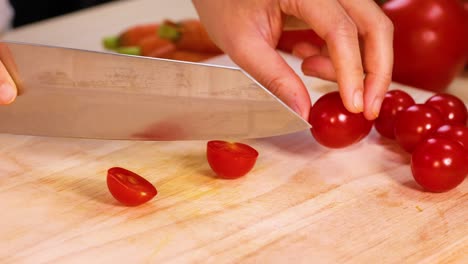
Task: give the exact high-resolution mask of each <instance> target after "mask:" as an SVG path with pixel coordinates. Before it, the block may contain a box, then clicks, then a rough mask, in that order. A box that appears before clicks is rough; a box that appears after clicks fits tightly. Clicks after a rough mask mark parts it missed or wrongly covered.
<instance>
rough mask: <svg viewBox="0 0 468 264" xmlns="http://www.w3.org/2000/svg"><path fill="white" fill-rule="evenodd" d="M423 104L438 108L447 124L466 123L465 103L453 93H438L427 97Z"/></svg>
mask: <svg viewBox="0 0 468 264" xmlns="http://www.w3.org/2000/svg"><path fill="white" fill-rule="evenodd" d="M425 104H427V105H430V106H432V107H434V108H435V109H437V110H439V112H440V113H441V114H442V116H443V118H444V120H445V121H446V123H447V124H460V125H465V124H466V118H467V109H466V106H465V103H463V101H462V100H460V98H458V97H456V96H454V95H451V94H448V93H439V94H436V95H433V96H431V97H430V98H429V99H427V100H426V102H425Z"/></svg>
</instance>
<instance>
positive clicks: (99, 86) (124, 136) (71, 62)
mask: <svg viewBox="0 0 468 264" xmlns="http://www.w3.org/2000/svg"><path fill="white" fill-rule="evenodd" d="M0 59H1V61H2V62H3V63H4V65H5V67H6V68H7V70H8V71H9V73H10V74H11V75H12V77H13V79H14V80H15V83H16V84H17V85H18V89H19V96H18V97H17V99H16V100H15V101H14V102H13V103H12V104H10V105H7V106H0V133H8V134H20V135H34V136H51V137H72V138H92V139H113V140H206V139H222V138H224V139H227V138H229V139H234V138H240V139H247V138H261V137H270V136H277V135H282V134H288V133H293V132H298V131H302V130H305V129H308V128H310V125H309V124H308V123H307V122H306V121H305V120H304V119H302V118H301V117H300V116H298V115H297V114H296V113H295V112H293V111H292V110H291V109H290V108H289V107H287V106H286V105H285V104H284V103H283V102H282V101H280V100H279V99H278V98H277V97H275V96H274V95H273V94H272V93H271V92H270V91H268V90H267V89H266V88H265V87H263V86H262V85H260V84H259V83H258V82H257V81H255V80H254V79H253V78H252V77H250V76H249V75H248V74H247V73H246V72H244V71H243V70H241V69H239V68H237V67H226V66H220V65H210V64H206V63H191V62H184V61H175V60H166V59H159V58H148V57H141V56H132V55H124V54H114V53H110V52H100V51H89V50H81V49H76V48H66V47H58V46H47V45H40V44H31V43H21V42H11V41H1V42H0Z"/></svg>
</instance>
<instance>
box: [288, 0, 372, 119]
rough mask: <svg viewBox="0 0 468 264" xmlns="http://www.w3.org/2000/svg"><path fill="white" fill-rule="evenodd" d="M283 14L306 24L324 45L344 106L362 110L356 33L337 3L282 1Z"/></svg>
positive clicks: (343, 10) (351, 22)
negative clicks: (325, 44)
mask: <svg viewBox="0 0 468 264" xmlns="http://www.w3.org/2000/svg"><path fill="white" fill-rule="evenodd" d="M284 3H286V4H284V6H282V10H283V12H285V13H286V14H288V15H293V16H296V17H297V18H299V19H302V20H303V21H305V22H306V23H307V24H308V25H310V27H311V28H312V29H313V30H314V31H315V32H316V33H317V34H318V35H319V36H320V37H321V38H322V39H324V40H325V42H326V43H327V47H328V51H329V54H330V58H331V60H332V64H333V67H334V68H335V72H336V75H337V76H336V79H337V82H338V86H339V89H340V94H341V97H342V99H343V103H344V105H345V107H346V108H347V109H348V110H349V111H350V112H354V113H358V112H362V111H363V104H364V103H363V90H364V70H363V66H362V59H361V53H360V48H359V40H358V30H357V27H356V25H355V24H354V22H353V20H352V19H351V17H349V16H348V14H347V13H346V10H345V9H344V8H343V6H342V5H341V4H340V3H339V2H338V1H337V0H328V1H301V2H300V3H301V5H300V6H299V5H297V2H295V1H284Z"/></svg>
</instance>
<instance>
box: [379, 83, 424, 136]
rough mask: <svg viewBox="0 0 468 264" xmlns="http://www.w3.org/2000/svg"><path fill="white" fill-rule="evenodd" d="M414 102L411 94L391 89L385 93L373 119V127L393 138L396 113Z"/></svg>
mask: <svg viewBox="0 0 468 264" xmlns="http://www.w3.org/2000/svg"><path fill="white" fill-rule="evenodd" d="M414 104H415V101H414V99H413V97H411V95H409V94H408V93H406V92H405V91H402V90H391V91H388V92H387V93H386V94H385V98H384V100H383V101H382V106H381V108H380V113H379V117H377V118H376V119H375V123H374V127H375V130H377V132H379V134H381V135H382V136H384V137H387V138H390V139H394V138H395V134H393V126H394V123H395V117H396V115H397V113H399V112H400V111H403V110H405V109H406V108H408V107H410V106H412V105H414Z"/></svg>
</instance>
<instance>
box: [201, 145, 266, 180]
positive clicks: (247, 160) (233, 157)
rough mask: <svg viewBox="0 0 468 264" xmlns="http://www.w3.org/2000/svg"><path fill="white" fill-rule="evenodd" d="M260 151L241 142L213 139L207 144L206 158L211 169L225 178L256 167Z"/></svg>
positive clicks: (231, 177) (236, 176)
mask: <svg viewBox="0 0 468 264" xmlns="http://www.w3.org/2000/svg"><path fill="white" fill-rule="evenodd" d="M257 157H258V151H257V150H255V149H254V148H252V147H251V146H249V145H247V144H243V143H239V142H227V141H223V140H211V141H208V143H207V145H206V158H207V160H208V164H209V165H210V167H211V169H212V170H213V171H214V172H215V173H216V174H217V175H218V176H219V177H220V178H224V179H235V178H239V177H242V176H244V175H245V174H247V173H248V172H249V171H250V170H252V168H253V167H254V165H255V163H256V161H257Z"/></svg>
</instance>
